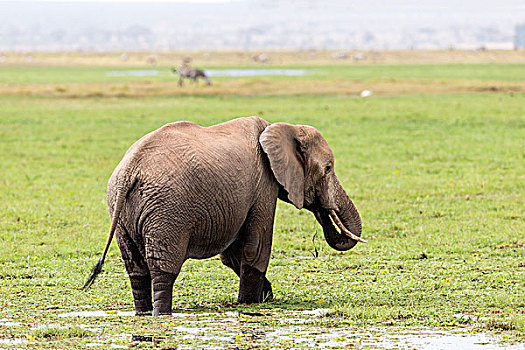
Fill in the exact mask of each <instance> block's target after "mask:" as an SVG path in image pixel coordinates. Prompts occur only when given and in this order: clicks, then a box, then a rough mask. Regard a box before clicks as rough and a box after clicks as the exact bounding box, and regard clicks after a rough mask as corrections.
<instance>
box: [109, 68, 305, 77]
mask: <svg viewBox="0 0 525 350" xmlns="http://www.w3.org/2000/svg"><path fill="white" fill-rule="evenodd" d="M160 73H161V72H160V71H159V70H154V69H146V70H112V71H109V72H108V73H107V74H106V75H107V76H109V77H154V76H157V75H160ZM205 73H206V75H208V76H209V77H260V76H288V77H294V76H302V75H305V74H306V70H305V69H206V70H205Z"/></svg>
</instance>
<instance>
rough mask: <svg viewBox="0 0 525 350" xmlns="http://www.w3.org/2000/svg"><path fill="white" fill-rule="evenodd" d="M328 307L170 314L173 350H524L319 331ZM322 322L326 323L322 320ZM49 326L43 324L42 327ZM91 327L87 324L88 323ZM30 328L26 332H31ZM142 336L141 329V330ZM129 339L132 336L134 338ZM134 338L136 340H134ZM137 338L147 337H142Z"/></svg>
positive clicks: (377, 330)
mask: <svg viewBox="0 0 525 350" xmlns="http://www.w3.org/2000/svg"><path fill="white" fill-rule="evenodd" d="M329 311H330V310H329V309H317V310H306V311H285V310H269V311H268V312H264V316H253V315H250V314H243V313H239V312H232V311H228V312H208V313H206V312H199V313H197V312H195V313H193V312H176V313H174V314H173V315H172V318H173V322H174V323H173V325H171V326H170V328H171V329H172V330H175V331H177V332H176V333H177V335H176V339H172V340H177V341H182V342H183V343H188V344H190V343H192V345H187V346H186V345H182V344H181V345H180V346H179V347H178V348H179V349H192V348H195V344H198V347H201V346H202V344H205V345H206V348H209V349H212V348H218V349H222V348H228V347H236V346H238V345H239V344H240V345H243V344H244V345H248V344H250V345H254V346H255V345H260V346H261V347H262V348H267V347H270V348H287V349H294V348H316V349H340V348H358V349H425V350H427V349H428V350H445V349H446V350H449V349H462V350H463V349H464V350H490V349H508V350H525V343H518V344H510V343H504V342H503V340H504V339H503V337H502V336H498V335H490V334H485V333H473V332H472V329H468V328H459V329H446V330H443V329H438V328H421V327H418V328H412V327H410V328H406V327H405V328H400V327H364V326H335V327H323V326H320V324H321V325H322V322H321V323H320V322H319V321H321V320H322V319H323V318H322V317H323V316H324V315H325V314H326V313H327V312H329ZM133 315H134V313H133V312H131V311H118V312H110V311H108V312H106V311H76V312H68V313H62V314H59V315H58V316H59V317H61V318H75V319H76V320H75V322H80V323H82V319H83V318H84V319H85V323H86V324H85V325H80V327H82V328H87V327H89V326H90V325H91V323H92V322H91V321H90V318H92V317H107V318H110V317H122V318H131V317H133ZM325 320H326V319H325ZM47 326H49V325H47ZM91 326H92V325H91ZM0 327H9V328H11V327H12V328H17V327H23V326H22V325H21V324H19V323H17V322H13V321H12V320H8V319H1V320H0ZM35 327H36V325H33V327H32V329H35ZM37 328H38V327H37ZM90 330H91V331H92V332H94V333H95V334H102V332H99V331H100V329H97V328H91V329H90ZM144 331H145V332H147V330H144ZM134 336H135V337H134ZM139 338H140V336H139ZM142 338H143V339H150V338H152V337H151V336H149V335H148V334H144V335H142ZM96 339H97V340H96V341H93V342H91V343H88V344H86V346H87V347H108V348H109V347H111V348H128V347H129V344H130V343H134V342H135V343H138V342H140V341H137V335H135V334H133V335H132V334H126V333H121V334H117V335H114V334H113V335H112V334H105V335H103V336H99V337H97V338H96ZM25 343H27V339H24V338H11V339H1V338H0V349H1V348H6V347H7V348H10V347H11V346H13V345H16V344H25Z"/></svg>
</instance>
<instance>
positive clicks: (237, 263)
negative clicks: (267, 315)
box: [221, 241, 273, 302]
mask: <svg viewBox="0 0 525 350" xmlns="http://www.w3.org/2000/svg"><path fill="white" fill-rule="evenodd" d="M242 255H243V245H242V242H240V241H235V242H234V243H233V244H232V245H231V246H230V247H228V249H227V250H226V251H224V252H223V253H222V254H221V261H222V263H223V264H224V265H226V266H228V267H229V268H230V269H232V270H233V272H235V274H236V275H237V276H239V277H241V258H242ZM245 266H247V265H245ZM247 272H248V271H245V273H244V274H245V275H246V274H247ZM244 283H245V284H246V280H245V282H244ZM243 287H244V286H243ZM243 291H245V292H247V289H246V287H244V288H243ZM239 296H240V294H239ZM258 299H259V302H265V301H271V300H273V291H272V284H271V283H270V281H268V279H267V278H266V276H264V281H263V287H262V292H261V294H260V296H259V298H258ZM239 302H240V301H239Z"/></svg>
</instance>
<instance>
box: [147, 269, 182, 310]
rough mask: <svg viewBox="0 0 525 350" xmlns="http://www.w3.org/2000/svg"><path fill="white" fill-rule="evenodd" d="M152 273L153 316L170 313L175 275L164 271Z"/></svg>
mask: <svg viewBox="0 0 525 350" xmlns="http://www.w3.org/2000/svg"><path fill="white" fill-rule="evenodd" d="M153 275H154V276H153V300H154V302H153V316H159V315H171V299H172V294H173V283H174V282H175V279H176V278H177V275H175V274H172V273H165V272H158V273H156V274H153Z"/></svg>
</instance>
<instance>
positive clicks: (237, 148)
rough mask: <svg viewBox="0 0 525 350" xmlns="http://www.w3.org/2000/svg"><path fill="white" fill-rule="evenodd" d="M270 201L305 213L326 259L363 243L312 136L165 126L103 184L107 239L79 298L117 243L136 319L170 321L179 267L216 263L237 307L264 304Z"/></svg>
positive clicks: (226, 126) (243, 121)
mask: <svg viewBox="0 0 525 350" xmlns="http://www.w3.org/2000/svg"><path fill="white" fill-rule="evenodd" d="M278 198H279V199H280V200H282V201H284V202H287V203H290V204H292V205H294V206H295V207H296V208H297V209H302V208H304V209H307V210H309V211H311V212H312V213H313V214H314V215H315V218H316V219H317V221H318V222H319V223H320V225H321V227H322V229H323V232H324V236H325V239H326V242H327V243H328V245H329V246H330V247H332V248H333V249H336V250H339V251H346V250H349V249H351V248H352V247H354V246H355V245H356V244H357V242H358V241H359V242H366V241H365V240H364V239H362V238H361V237H360V236H361V218H360V216H359V213H358V211H357V209H356V207H355V206H354V204H353V202H352V201H351V200H350V198H349V197H348V195H347V194H346V192H345V191H344V189H343V187H342V186H341V184H340V182H339V180H338V178H337V176H336V174H335V172H334V155H333V153H332V150H331V149H330V147H329V146H328V143H327V142H326V140H325V139H324V138H323V136H322V135H321V133H320V132H319V131H317V130H316V129H315V128H314V127H311V126H307V125H292V124H288V123H282V122H279V123H274V124H270V123H269V122H267V121H265V120H264V119H261V118H258V117H245V118H238V119H233V120H231V121H228V122H225V123H221V124H217V125H213V126H209V127H203V126H199V125H197V124H194V123H191V122H188V121H179V122H174V123H169V124H166V125H164V126H162V127H161V128H159V129H157V130H155V131H153V132H151V133H149V134H147V135H145V136H144V137H142V138H141V139H139V140H138V141H137V142H135V143H134V144H133V145H132V146H131V147H130V148H129V150H128V151H127V152H126V154H125V155H124V157H123V159H122V160H121V161H120V163H119V164H118V166H117V167H116V169H115V170H114V172H113V174H112V175H111V178H110V180H109V182H108V186H107V203H108V207H109V213H110V216H111V227H110V230H109V236H108V239H107V243H106V246H105V249H104V251H103V253H102V256H101V258H100V259H99V261H98V263H97V264H96V265H95V267H94V268H93V270H92V273H91V276H90V277H89V279H88V280H87V281H86V283H85V285H84V288H85V289H86V288H89V286H91V284H92V283H93V282H94V280H95V278H96V276H97V275H98V274H99V273H100V272H101V271H102V265H103V264H104V259H105V257H106V254H107V252H108V249H109V247H110V244H111V241H112V239H113V236H114V235H115V236H116V239H117V243H118V246H119V249H120V252H121V255H122V259H123V261H124V265H125V268H126V271H127V273H128V275H129V279H130V282H131V289H132V294H133V299H134V305H135V312H136V315H151V314H153V315H154V316H157V315H164V314H170V313H171V311H172V293H173V284H174V282H175V279H176V278H177V276H178V274H179V272H180V270H181V266H182V265H183V263H184V262H185V260H187V259H190V258H191V259H206V258H210V257H213V256H215V255H217V254H220V259H221V261H222V263H223V264H224V265H226V266H227V267H229V268H231V269H232V270H233V271H234V272H235V273H236V274H237V276H238V277H239V280H240V283H239V293H238V298H237V302H238V303H240V304H250V303H259V302H264V301H268V300H272V298H273V292H272V285H271V283H270V282H269V281H268V279H267V278H266V271H267V268H268V263H269V260H270V253H271V246H272V235H273V224H274V216H275V209H276V204H277V199H278ZM332 221H333V222H332ZM334 223H335V226H337V227H339V229H340V232H339V231H338V230H337V229H336V227H335V226H334ZM152 289H153V293H152ZM152 294H153V298H152ZM152 299H153V303H152Z"/></svg>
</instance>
